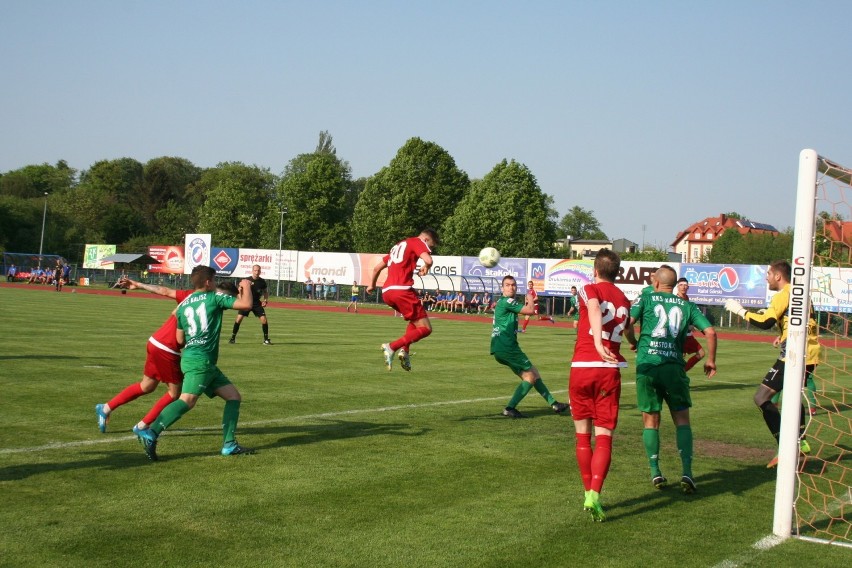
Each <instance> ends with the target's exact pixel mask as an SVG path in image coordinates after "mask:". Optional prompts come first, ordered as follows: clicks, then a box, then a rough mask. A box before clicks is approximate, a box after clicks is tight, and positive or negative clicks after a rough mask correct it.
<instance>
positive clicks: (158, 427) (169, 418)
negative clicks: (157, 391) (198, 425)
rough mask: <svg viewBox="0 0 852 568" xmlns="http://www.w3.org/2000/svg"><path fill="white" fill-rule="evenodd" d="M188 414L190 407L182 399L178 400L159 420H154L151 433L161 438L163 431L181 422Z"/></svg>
mask: <svg viewBox="0 0 852 568" xmlns="http://www.w3.org/2000/svg"><path fill="white" fill-rule="evenodd" d="M187 412H189V405H188V404H187V403H185V402H184V401H182V400H181V399H177V400H176V401H174V402H173V403H171V404H170V405H168V406H167V407H165V408H164V409H163V411H162V412H161V413H160V415H159V416H158V417H157V419H156V420H154V423H153V424H151V431H152V432H154V433H155V434H156V435H157V436H159V435H160V434H162V433H163V430H165V429H166V428H168V427H169V426H171V425H172V424H174V423H175V422H177V421H178V420H180V418H181V416H183V415H184V414H186V413H187Z"/></svg>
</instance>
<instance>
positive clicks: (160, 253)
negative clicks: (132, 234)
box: [148, 245, 183, 274]
mask: <svg viewBox="0 0 852 568" xmlns="http://www.w3.org/2000/svg"><path fill="white" fill-rule="evenodd" d="M148 256H150V257H151V258H156V259H157V260H158V261H160V264H149V265H148V272H150V273H151V274H158V273H159V274H183V247H182V246H177V245H174V246H166V245H154V246H150V247H148Z"/></svg>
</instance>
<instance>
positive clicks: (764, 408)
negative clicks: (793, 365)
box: [754, 359, 784, 444]
mask: <svg viewBox="0 0 852 568" xmlns="http://www.w3.org/2000/svg"><path fill="white" fill-rule="evenodd" d="M783 388H784V361H781V360H780V359H779V360H777V361H775V364H774V365H773V366H772V368H771V369H770V370H769V372H768V373H766V376H765V377H764V378H763V382H761V383H760V384H759V385H758V386H757V390H756V391H755V393H754V404H755V405H756V406H757V407H758V408H759V409H760V411H761V413H762V414H763V421H764V422H766V427H767V428H769V432H770V433H771V434H772V437H773V438H775V443H776V444H777V443H778V436H779V435H780V433H781V413H780V412H779V411H778V407H777V406H775V405H774V404H773V403H772V397H773V396H774V395H775V393H778V392H781V390H782V389H783Z"/></svg>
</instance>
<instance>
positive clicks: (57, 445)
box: [0, 383, 634, 455]
mask: <svg viewBox="0 0 852 568" xmlns="http://www.w3.org/2000/svg"><path fill="white" fill-rule="evenodd" d="M631 384H634V383H625V385H631ZM566 390H567V389H561V390H552V391H550V392H551V393H554V394H559V393H564V392H566ZM506 399H507V397H506V396H505V395H504V396H493V397H488V398H469V399H462V400H446V401H438V402H424V403H420V404H400V405H395V406H380V407H377V408H355V409H351V410H336V411H332V412H320V413H317V414H303V415H302V416H287V417H283V418H275V419H273V420H258V421H254V422H240V427H246V426H270V425H274V424H282V423H286V422H303V421H306V420H319V419H324V418H336V417H338V416H354V415H358V414H375V413H379V412H396V411H399V410H422V409H428V408H435V407H439V406H455V405H460V404H477V403H480V402H493V401H495V400H506ZM93 422H94V419H93ZM221 429H222V427H221V426H218V425H217V426H200V427H198V428H188V429H182V430H170V431H169V432H170V433H171V434H179V433H180V432H201V431H205V430H217V431H218V430H221ZM134 438H136V436H132V435H131V436H110V437H108V438H104V437H99V438H93V439H88V440H77V441H74V442H54V443H50V444H44V445H41V446H31V447H28V448H0V455H6V454H25V453H36V452H43V451H47V450H63V449H66V448H77V447H81V446H97V445H101V444H112V443H115V442H122V443H123V442H126V441H127V440H133V439H134Z"/></svg>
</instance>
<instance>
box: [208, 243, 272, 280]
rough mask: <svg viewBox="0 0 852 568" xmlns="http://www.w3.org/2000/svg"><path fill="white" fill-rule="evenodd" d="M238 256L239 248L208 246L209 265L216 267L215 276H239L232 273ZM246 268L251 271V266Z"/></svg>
mask: <svg viewBox="0 0 852 568" xmlns="http://www.w3.org/2000/svg"><path fill="white" fill-rule="evenodd" d="M239 258H240V249H236V248H220V247H210V266H212V267H213V268H214V269H216V276H237V277H239V276H240V274H234V272H235V271H236V268H237V261H238V260H239ZM248 270H249V273H251V267H249V269H248ZM261 276H263V270H261Z"/></svg>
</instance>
